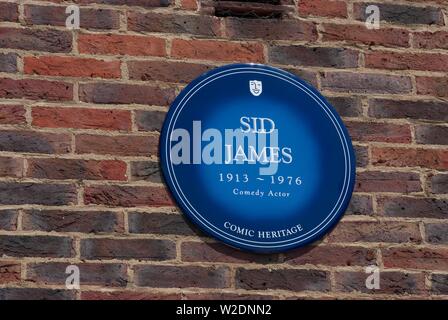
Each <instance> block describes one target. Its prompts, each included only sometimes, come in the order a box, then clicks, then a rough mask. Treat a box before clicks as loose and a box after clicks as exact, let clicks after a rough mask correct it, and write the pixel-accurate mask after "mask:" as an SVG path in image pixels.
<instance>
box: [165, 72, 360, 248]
mask: <svg viewBox="0 0 448 320" xmlns="http://www.w3.org/2000/svg"><path fill="white" fill-rule="evenodd" d="M160 158H161V165H162V169H163V174H164V177H165V180H166V183H167V184H168V187H169V189H170V191H171V193H172V195H173V196H174V198H175V200H176V202H177V204H178V205H179V206H180V208H181V209H182V211H183V212H184V213H185V214H186V215H187V216H188V217H189V218H190V219H191V220H192V221H193V222H194V223H195V224H196V225H197V226H198V227H199V228H200V229H202V230H203V231H205V232H206V233H208V234H210V235H212V236H213V237H215V238H217V239H219V240H221V241H223V242H224V243H226V244H228V245H230V246H233V247H236V248H240V249H246V250H250V251H255V252H280V251H285V250H288V249H291V248H295V247H299V246H303V245H305V244H308V243H310V242H313V241H315V240H316V239H318V238H320V237H322V236H323V235H324V234H325V233H327V232H328V231H329V230H330V229H331V228H332V227H333V226H334V225H335V224H336V223H337V222H338V221H339V219H340V218H341V217H342V215H343V213H344V212H345V210H346V208H347V206H348V203H349V201H350V198H351V195H352V192H353V186H354V181H355V156H354V152H353V147H352V143H351V140H350V137H349V135H348V132H347V130H346V128H345V127H344V125H343V123H342V121H341V119H340V117H339V116H338V114H337V113H336V111H335V110H334V109H333V107H332V106H331V105H330V104H329V103H328V102H327V101H326V100H325V98H324V97H323V96H322V95H321V94H320V93H319V92H318V91H317V90H315V89H314V88H312V87H311V86H309V85H308V84H307V83H305V82H304V81H302V80H301V79H299V78H298V77H296V76H295V75H293V74H290V73H288V72H285V71H283V70H280V69H276V68H273V67H268V66H265V65H257V64H234V65H227V66H224V67H220V68H217V69H214V70H212V71H210V72H207V73H205V74H203V75H201V76H200V77H199V78H197V79H196V80H194V81H193V82H191V83H190V84H189V85H188V86H187V87H186V88H185V89H184V90H183V91H182V92H181V93H180V94H179V96H178V97H177V98H176V100H175V101H174V102H173V104H172V105H171V107H170V110H169V112H168V114H167V117H166V120H165V123H164V126H163V129H162V133H161V139H160Z"/></svg>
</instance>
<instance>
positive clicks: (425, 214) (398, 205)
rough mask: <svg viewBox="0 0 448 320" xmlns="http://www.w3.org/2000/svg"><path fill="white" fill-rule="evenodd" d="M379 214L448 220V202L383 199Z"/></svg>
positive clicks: (379, 203) (417, 199)
mask: <svg viewBox="0 0 448 320" xmlns="http://www.w3.org/2000/svg"><path fill="white" fill-rule="evenodd" d="M378 212H379V213H380V214H382V215H385V216H391V217H409V218H436V219H437V218H439V219H440V218H447V214H448V200H446V199H435V198H414V197H381V198H379V199H378Z"/></svg>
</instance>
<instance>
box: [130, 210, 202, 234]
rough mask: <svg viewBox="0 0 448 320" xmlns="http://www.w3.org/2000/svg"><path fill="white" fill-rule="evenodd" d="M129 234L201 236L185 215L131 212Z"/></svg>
mask: <svg viewBox="0 0 448 320" xmlns="http://www.w3.org/2000/svg"><path fill="white" fill-rule="evenodd" d="M128 217H129V218H128V219H129V232H130V233H140V234H147V233H150V234H173V235H181V236H196V235H198V234H201V233H200V231H198V230H197V229H196V228H195V227H193V226H192V225H191V224H190V223H189V222H188V221H187V220H186V219H185V217H184V216H183V215H180V214H175V213H163V212H129V213H128Z"/></svg>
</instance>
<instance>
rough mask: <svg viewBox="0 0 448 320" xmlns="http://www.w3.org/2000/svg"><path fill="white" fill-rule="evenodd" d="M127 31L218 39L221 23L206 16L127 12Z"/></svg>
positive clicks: (214, 18)
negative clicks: (185, 34) (183, 34)
mask: <svg viewBox="0 0 448 320" xmlns="http://www.w3.org/2000/svg"><path fill="white" fill-rule="evenodd" d="M128 30H133V31H139V32H141V31H145V32H163V33H174V34H181V33H187V34H190V35H202V36H208V37H218V36H220V35H221V21H220V19H218V18H216V17H212V16H206V15H190V14H189V15H184V14H183V15H179V14H162V13H159V12H137V11H131V12H128Z"/></svg>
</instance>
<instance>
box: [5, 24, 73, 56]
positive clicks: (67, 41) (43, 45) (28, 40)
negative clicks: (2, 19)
mask: <svg viewBox="0 0 448 320" xmlns="http://www.w3.org/2000/svg"><path fill="white" fill-rule="evenodd" d="M0 48H11V49H19V50H36V51H45V52H70V51H71V50H72V34H71V33H70V32H69V31H60V30H53V29H45V30H40V29H19V28H9V27H4V28H0Z"/></svg>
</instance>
